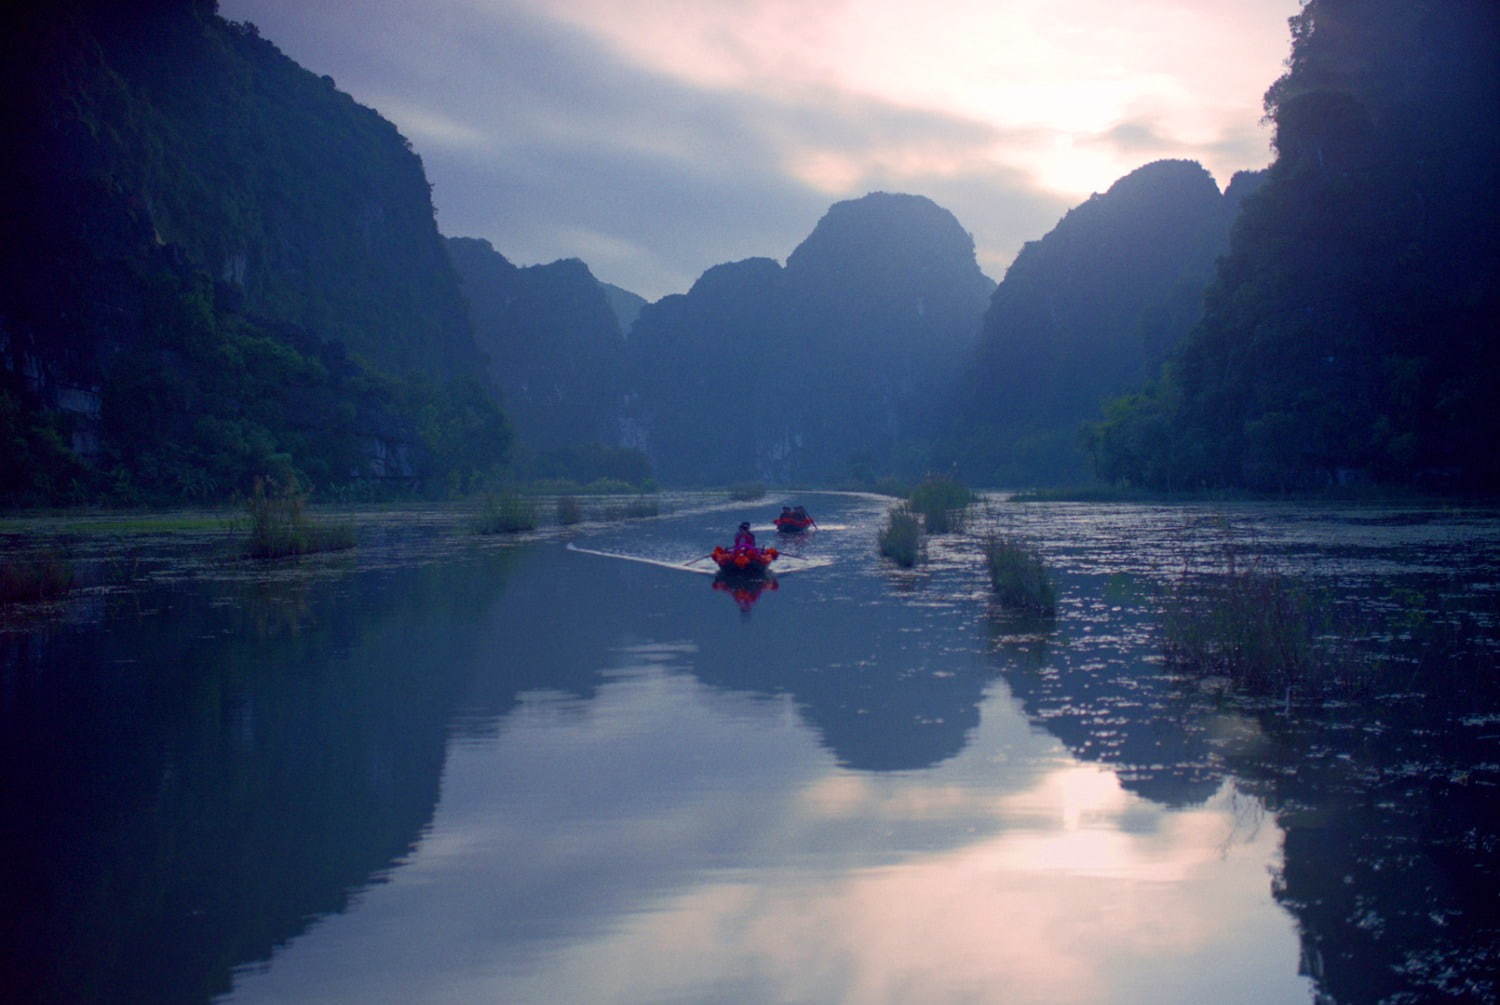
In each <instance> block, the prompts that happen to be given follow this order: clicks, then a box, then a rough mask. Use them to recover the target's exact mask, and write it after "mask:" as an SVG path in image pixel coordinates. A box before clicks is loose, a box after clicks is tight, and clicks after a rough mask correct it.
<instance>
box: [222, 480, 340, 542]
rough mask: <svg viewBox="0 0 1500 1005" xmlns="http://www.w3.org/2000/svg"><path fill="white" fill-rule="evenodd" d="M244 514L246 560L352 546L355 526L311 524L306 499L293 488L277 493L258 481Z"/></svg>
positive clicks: (280, 490) (264, 482) (276, 490)
mask: <svg viewBox="0 0 1500 1005" xmlns="http://www.w3.org/2000/svg"><path fill="white" fill-rule="evenodd" d="M245 513H246V515H247V516H248V517H249V519H250V537H249V540H248V541H246V543H245V554H246V556H248V557H249V558H284V557H286V556H288V555H310V554H313V553H314V552H320V551H344V550H346V549H348V548H352V547H354V525H353V524H350V523H338V524H319V523H314V522H313V521H312V520H310V519H309V518H308V516H307V496H306V495H305V494H304V493H302V492H301V491H299V490H298V489H297V487H296V486H295V485H293V486H289V487H287V488H285V489H279V490H278V489H277V488H276V486H275V485H274V484H273V485H271V486H270V487H269V488H268V487H267V483H266V481H265V479H261V478H257V479H256V480H255V490H254V491H253V492H251V494H250V498H249V499H248V500H246V502H245Z"/></svg>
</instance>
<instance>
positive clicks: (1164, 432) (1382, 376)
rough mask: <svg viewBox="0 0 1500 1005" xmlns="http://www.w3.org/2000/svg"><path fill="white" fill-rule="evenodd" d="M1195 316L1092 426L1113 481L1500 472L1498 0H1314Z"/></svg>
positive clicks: (1465, 483) (1297, 23)
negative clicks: (1255, 175) (1264, 165)
mask: <svg viewBox="0 0 1500 1005" xmlns="http://www.w3.org/2000/svg"><path fill="white" fill-rule="evenodd" d="M1292 33H1293V43H1292V55H1291V59H1290V61H1289V68H1288V71H1287V73H1286V74H1285V76H1283V77H1282V78H1281V79H1280V80H1278V81H1276V83H1275V84H1274V85H1273V86H1272V87H1271V88H1270V90H1269V91H1268V92H1267V94H1266V111H1267V113H1268V115H1269V116H1270V117H1271V118H1272V120H1273V121H1274V123H1275V130H1276V132H1275V147H1276V153H1277V158H1276V161H1275V163H1274V164H1273V165H1272V167H1271V169H1270V172H1269V178H1268V180H1267V182H1266V184H1265V186H1264V187H1263V188H1262V190H1261V191H1259V192H1258V193H1256V194H1255V196H1253V197H1252V198H1251V199H1249V200H1248V201H1247V203H1246V205H1245V209H1244V212H1243V214H1242V216H1241V218H1240V221H1239V223H1238V225H1237V226H1236V228H1235V230H1234V233H1233V237H1232V241H1231V246H1230V253H1229V255H1228V256H1227V257H1226V259H1225V260H1224V262H1223V263H1222V265H1221V267H1220V269H1219V271H1218V275H1217V278H1216V281H1215V283H1214V284H1213V286H1212V287H1211V289H1210V291H1209V294H1208V299H1207V304H1206V309H1205V315H1204V318H1203V321H1202V322H1201V323H1200V324H1199V325H1198V326H1197V327H1196V328H1195V329H1194V331H1193V332H1192V335H1191V336H1190V338H1189V339H1188V340H1187V341H1186V343H1185V344H1184V346H1183V348H1182V351H1181V352H1180V353H1179V354H1178V355H1177V357H1176V358H1175V359H1174V360H1173V361H1172V362H1171V364H1170V365H1169V367H1168V368H1167V370H1166V371H1165V374H1164V376H1163V377H1162V379H1161V380H1160V381H1159V382H1158V383H1156V384H1155V385H1154V386H1153V387H1151V388H1149V389H1148V390H1147V391H1145V392H1144V393H1141V394H1137V395H1134V396H1131V397H1129V398H1126V399H1121V400H1117V401H1115V402H1114V403H1112V404H1111V405H1110V407H1109V409H1108V411H1107V414H1106V416H1105V418H1104V421H1103V422H1102V423H1101V424H1099V425H1098V426H1097V427H1096V428H1095V429H1094V433H1093V448H1094V451H1095V455H1096V459H1097V464H1098V471H1099V473H1100V474H1101V475H1103V476H1104V477H1106V478H1108V479H1112V480H1116V481H1122V482H1130V483H1134V484H1142V485H1150V486H1158V487H1164V488H1187V487H1195V486H1242V487H1250V488H1255V489H1270V490H1282V489H1293V488H1310V487H1318V486H1324V485H1329V484H1336V483H1350V482H1368V481H1374V482H1379V483H1387V484H1404V485H1420V486H1425V487H1430V488H1441V489H1471V490H1472V489H1487V490H1493V489H1495V488H1497V487H1500V458H1497V455H1496V453H1495V449H1494V445H1495V443H1496V442H1497V437H1500V410H1497V409H1496V407H1495V403H1496V401H1500V330H1497V326H1500V320H1497V319H1500V231H1497V229H1496V226H1495V224H1496V219H1497V215H1496V208H1497V206H1496V200H1497V197H1500V118H1497V116H1496V115H1495V110H1496V109H1497V108H1500V59H1497V58H1496V53H1497V52H1500V6H1497V5H1496V4H1494V3H1493V2H1492V0H1444V2H1441V3H1411V2H1405V0H1308V2H1307V3H1306V4H1305V6H1304V8H1303V10H1302V13H1301V14H1299V15H1298V16H1297V17H1295V18H1293V19H1292Z"/></svg>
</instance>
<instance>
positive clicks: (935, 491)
mask: <svg viewBox="0 0 1500 1005" xmlns="http://www.w3.org/2000/svg"><path fill="white" fill-rule="evenodd" d="M975 498H976V497H975V495H974V493H973V492H971V491H970V490H969V488H968V487H967V486H965V485H963V484H962V483H960V482H959V481H958V480H956V479H954V478H950V477H948V476H946V475H928V476H927V478H925V479H924V480H923V481H922V484H920V485H918V486H917V487H916V488H914V489H912V492H911V495H910V496H908V497H907V505H908V507H909V509H910V511H911V512H912V513H915V514H918V515H920V516H921V517H922V525H923V527H924V528H925V529H926V531H927V533H929V534H950V533H957V532H959V531H962V530H963V529H964V524H965V522H966V520H965V514H966V513H967V511H968V508H969V506H970V505H971V504H972V503H973V502H974V500H975Z"/></svg>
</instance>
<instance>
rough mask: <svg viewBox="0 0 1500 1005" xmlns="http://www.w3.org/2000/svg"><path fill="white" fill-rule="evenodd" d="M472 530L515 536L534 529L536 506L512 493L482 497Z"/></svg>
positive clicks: (491, 494)
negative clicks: (482, 500)
mask: <svg viewBox="0 0 1500 1005" xmlns="http://www.w3.org/2000/svg"><path fill="white" fill-rule="evenodd" d="M474 529H475V530H476V531H478V532H479V533H481V534H517V533H520V532H521V531H524V530H535V529H536V506H535V504H533V503H532V502H531V500H529V499H523V498H522V497H521V496H519V495H517V494H516V493H514V492H502V493H500V494H499V495H496V494H494V493H490V494H488V495H486V496H485V497H484V502H483V503H482V504H481V506H480V508H479V516H478V518H477V519H476V521H475V527H474Z"/></svg>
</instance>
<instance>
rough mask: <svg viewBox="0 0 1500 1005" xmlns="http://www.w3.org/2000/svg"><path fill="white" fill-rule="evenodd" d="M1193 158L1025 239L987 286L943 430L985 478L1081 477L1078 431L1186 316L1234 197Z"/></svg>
mask: <svg viewBox="0 0 1500 1005" xmlns="http://www.w3.org/2000/svg"><path fill="white" fill-rule="evenodd" d="M1260 181H1261V178H1260V176H1259V175H1257V174H1254V173H1245V172H1242V173H1240V174H1238V175H1236V176H1235V177H1234V179H1233V180H1232V181H1231V183H1230V185H1229V187H1228V188H1227V189H1226V190H1225V192H1224V193H1223V194H1222V195H1221V194H1220V192H1219V189H1218V186H1217V185H1216V184H1215V183H1214V180H1213V178H1212V177H1211V176H1210V175H1209V173H1208V172H1207V171H1205V170H1204V169H1203V167H1202V166H1200V165H1199V164H1197V163H1196V162H1193V161H1185V160H1165V161H1157V162H1154V163H1151V164H1147V165H1145V166H1143V167H1140V168H1138V169H1136V170H1135V171H1132V172H1131V173H1130V174H1128V175H1126V176H1125V177H1123V178H1121V179H1119V180H1118V181H1117V182H1115V183H1114V184H1113V185H1112V186H1110V188H1109V190H1108V191H1107V192H1105V193H1103V194H1095V195H1093V196H1091V197H1090V198H1089V199H1088V200H1087V201H1086V202H1084V203H1082V204H1080V205H1078V206H1076V207H1074V208H1073V209H1071V210H1069V211H1068V213H1067V214H1066V215H1065V216H1064V217H1063V218H1062V220H1060V221H1059V222H1058V224H1057V225H1056V226H1055V227H1054V228H1053V229H1052V230H1051V231H1050V232H1049V233H1048V234H1047V235H1046V236H1044V237H1043V238H1041V239H1040V240H1037V241H1030V242H1027V244H1026V245H1025V247H1023V248H1022V249H1021V252H1020V254H1019V255H1017V256H1016V260H1015V262H1014V263H1012V265H1011V266H1010V268H1009V270H1007V272H1006V274H1005V278H1004V279H1003V280H1001V282H1000V285H999V286H998V287H997V288H996V290H995V293H994V296H993V298H992V299H991V301H990V304H989V307H988V309H987V311H986V313H985V317H984V328H983V335H982V338H981V344H980V348H979V352H978V353H977V354H976V356H975V359H974V365H973V367H972V369H971V370H970V372H969V375H968V377H967V380H966V382H965V386H964V387H963V388H962V389H961V391H960V397H959V403H958V408H957V418H956V421H955V425H954V429H953V432H952V437H953V440H954V442H955V443H956V444H957V446H956V456H957V458H958V460H959V464H960V468H961V469H962V470H963V472H964V473H965V475H966V476H967V477H969V478H970V479H972V480H974V481H976V482H979V483H982V484H1005V485H1022V484H1035V483H1038V482H1057V481H1074V482H1077V481H1083V480H1087V478H1088V477H1089V469H1088V458H1087V456H1086V454H1085V453H1084V450H1083V447H1082V444H1081V441H1080V430H1081V428H1082V426H1083V424H1084V423H1086V422H1089V421H1093V420H1094V419H1095V418H1096V417H1097V415H1098V413H1099V409H1100V406H1101V404H1102V403H1103V401H1104V400H1105V399H1106V398H1108V397H1111V396H1113V395H1119V394H1124V393H1125V392H1127V391H1131V390H1134V389H1135V388H1137V387H1139V386H1141V385H1142V384H1143V383H1145V382H1146V381H1147V380H1148V379H1150V378H1151V377H1153V376H1155V374H1156V372H1157V370H1158V369H1159V368H1160V366H1161V364H1162V363H1163V361H1164V360H1165V359H1166V358H1167V356H1168V355H1169V354H1170V352H1171V351H1172V350H1173V349H1174V348H1175V347H1176V346H1177V344H1178V343H1179V342H1180V341H1181V340H1182V339H1183V337H1184V336H1186V334H1187V332H1188V331H1189V330H1190V329H1191V328H1192V326H1193V325H1194V324H1195V323H1196V322H1197V320H1198V318H1199V317H1200V316H1201V314H1202V311H1203V291H1204V289H1205V288H1206V287H1207V286H1208V283H1209V281H1210V280H1211V279H1212V277H1213V269H1214V263H1215V261H1216V260H1217V259H1218V257H1219V256H1220V255H1221V254H1223V253H1224V251H1225V250H1226V249H1227V247H1228V241H1229V232H1230V228H1231V226H1232V224H1233V222H1234V219H1235V217H1236V216H1237V214H1238V213H1239V209H1240V205H1241V202H1242V201H1243V199H1244V198H1245V196H1246V195H1247V194H1248V193H1249V192H1251V191H1253V190H1254V189H1255V188H1256V187H1257V186H1258V185H1259V184H1260Z"/></svg>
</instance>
